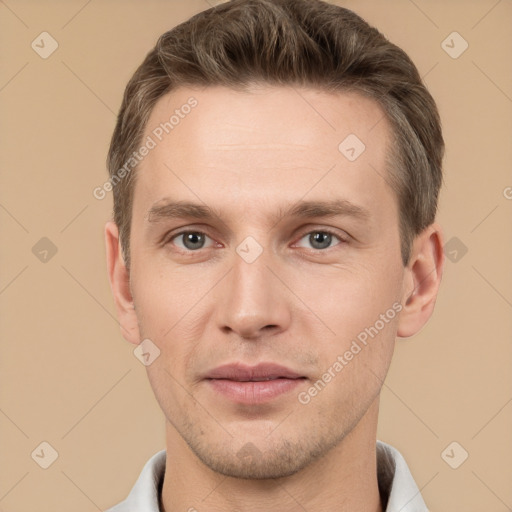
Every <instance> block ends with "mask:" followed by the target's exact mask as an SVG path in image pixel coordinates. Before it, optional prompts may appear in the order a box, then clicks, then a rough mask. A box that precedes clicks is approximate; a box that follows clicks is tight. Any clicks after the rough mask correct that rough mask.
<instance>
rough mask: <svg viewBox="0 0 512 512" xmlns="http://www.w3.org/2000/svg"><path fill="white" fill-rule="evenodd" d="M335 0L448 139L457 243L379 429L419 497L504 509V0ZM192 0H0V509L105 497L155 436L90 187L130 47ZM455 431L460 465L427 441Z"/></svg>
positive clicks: (114, 493) (143, 47)
mask: <svg viewBox="0 0 512 512" xmlns="http://www.w3.org/2000/svg"><path fill="white" fill-rule="evenodd" d="M211 2H212V3H213V2H214V0H211ZM338 3H339V4H340V5H344V6H347V7H349V8H353V9H354V10H355V11H356V12H358V13H359V14H360V15H362V16H363V17H365V18H366V19H367V20H368V21H369V22H370V23H372V24H375V25H376V26H377V27H378V28H379V29H380V30H381V31H383V32H384V33H385V34H386V35H387V36H388V37H389V38H390V39H391V40H392V41H393V42H395V43H397V44H398V45H400V46H401V47H403V48H404V49H405V50H406V51H407V52H408V53H409V55H410V56H411V57H412V59H413V60H414V61H415V62H416V64H417V66H418V68H419V70H420V72H421V74H422V75H425V80H426V83H427V85H428V87H429V88H430V90H431V92H432V93H433V95H434V97H435V99H436V100H437V101H438V104H439V107H440V111H441V115H442V119H443V125H444V133H445V138H446V142H447V156H446V160H445V172H446V177H445V187H444V189H443V192H442V195H441V202H440V210H439V220H440V222H441V223H442V224H443V226H444V229H445V239H446V241H448V240H450V239H451V238H453V237H457V239H458V242H457V240H456V241H455V242H454V241H452V244H453V243H459V245H460V244H464V245H465V246H466V247H467V253H466V254H465V255H463V256H462V257H461V254H462V253H461V252H460V249H459V252H458V260H457V261H455V262H452V261H450V260H447V264H446V270H445V275H444V280H443V285H442V290H441V293H440V295H439V298H438V302H437V309H436V312H435V314H434V317H433V318H432V319H431V321H430V322H429V324H428V325H427V326H426V327H425V328H424V329H423V331H422V332H421V333H420V334H419V335H418V336H416V337H415V338H412V339H409V340H401V341H398V343H397V348H396V353H395V354H396V355H395V358H394V360H393V363H392V366H391V370H390V373H389V375H388V378H387V380H386V384H385V386H384V389H383V393H382V403H381V417H380V423H379V438H380V439H382V440H384V441H387V442H389V443H391V444H393V445H394V446H396V447H397V448H398V449H399V450H400V451H401V452H402V453H403V454H404V456H405V458H406V460H407V461H408V463H409V466H410V468H411V471H412V473H413V475H414V477H415V479H416V481H417V483H418V485H419V487H420V488H421V489H422V494H423V496H424V498H425V500H426V502H427V504H428V505H429V507H430V508H431V510H432V511H433V512H441V511H461V510H464V511H465V512H476V511H482V510H485V511H486V512H502V511H506V510H511V509H512V485H511V483H512V462H511V461H512V438H511V432H512V430H511V427H512V385H511V384H512V372H511V362H512V343H511V334H512V315H511V307H512V287H511V281H512V279H511V272H510V264H511V261H512V258H511V256H512V254H511V252H512V243H511V236H510V234H511V230H510V225H511V223H510V214H511V209H512V200H510V199H507V197H506V196H507V195H508V197H509V198H510V197H511V196H512V193H511V192H512V189H510V188H508V189H507V187H512V176H511V175H510V172H509V171H510V169H511V163H512V145H511V144H510V136H511V125H512V115H511V114H512V64H511V63H512V59H511V56H512V55H511V53H512V52H511V48H512V31H511V30H510V27H511V26H512V1H511V0H501V1H497V0H480V1H447V2H442V1H432V0H429V1H427V0H414V2H413V1H412V0H395V1H389V0H388V1H386V2H377V1H376V0H374V1H370V0H359V1H341V0H340V1H339V2H338ZM207 7H208V3H207V2H206V0H190V1H163V0H160V1H158V0H152V1H144V2H142V1H120V0H118V1H101V2H100V1H99V0H92V1H89V2H87V1H85V0H80V1H68V2H64V1H60V2H59V1H45V2H36V1H27V0H5V1H2V0H0V38H1V43H2V45H1V49H2V50H1V53H2V66H1V74H0V105H1V111H2V117H1V125H0V136H1V139H0V144H1V147H0V162H1V165H2V167H1V168H2V173H1V186H0V222H1V236H2V239H3V242H2V244H1V256H0V258H1V260H0V264H1V266H0V307H1V313H2V314H1V323H0V334H1V342H2V347H1V357H0V368H1V383H0V384H1V387H0V442H1V456H0V460H1V472H0V511H3V512H7V511H8V512H33V511H40V512H50V511H51V512H60V511H62V512H64V511H68V510H73V511H75V512H86V511H92V510H104V509H106V508H108V507H109V506H111V505H113V504H114V503H117V502H118V501H120V500H121V499H123V498H124V497H125V496H126V495H127V494H128V492H129V490H130V489H131V487H132V485H133V483H134V481H135V479H136V478H137V476H138V475H139V472H140V470H141V468H142V466H143V464H144V463H145V462H146V460H147V459H148V458H149V457H150V456H151V455H152V454H153V453H155V452H156V451H158V450H160V449H162V448H164V447H165V446H164V419H163V415H162V413H161V412H160V409H159V407H158V405H157V403H156V400H155V399H154V397H153V394H152V391H151V389H150V387H149V384H148V382H147V378H146V373H145V369H144V367H143V365H142V364H141V363H140V362H139V361H138V360H137V359H136V358H135V357H134V355H133V348H134V347H133V346H132V345H130V344H129V343H128V342H126V341H125V340H124V339H123V338H122V337H121V335H120V332H119V327H118V324H117V322H116V318H115V310H114V305H113V301H112V298H111V294H110V288H109V285H108V281H107V275H106V266H105V257H104V252H105V250H104V242H103V225H104V223H105V221H106V220H107V219H108V217H109V214H110V209H111V196H110V195H109V196H108V197H107V198H106V199H105V200H103V201H98V200H96V199H95V198H94V197H93V195H92V191H93V189H94V188H95V187H97V186H101V185H102V184H103V183H104V181H105V180H106V177H107V175H106V169H105V156H106V152H107V147H108V143H109V140H110V136H111V133H112V130H113V127H114V121H115V114H116V113H117V110H118V108H119V106H120V101H121V97H122V93H123V90H124V86H125V84H126V82H127V80H128V79H129V77H130V76H131V74H132V73H133V71H134V69H135V67H136V66H137V65H138V64H139V63H140V62H141V60H142V59H143V57H144V56H145V54H146V53H147V52H148V51H149V49H150V48H151V47H152V46H153V44H154V43H155V41H156V38H157V37H158V36H159V35H160V34H161V33H163V32H164V31H166V30H168V29H169V28H171V27H172V26H174V25H175V24H177V23H178V22H180V21H183V20H184V19H186V18H188V17H189V16H190V15H192V14H194V13H196V12H199V11H200V10H203V9H205V8H207ZM43 31H47V32H49V33H50V34H51V35H52V37H53V38H55V40H56V41H57V42H58V45H59V47H58V49H57V51H55V53H53V54H52V55H51V56H50V57H48V58H47V59H42V58H41V57H40V56H39V55H38V54H37V53H36V52H35V51H34V50H33V49H32V48H31V43H32V41H33V40H34V39H35V38H36V37H37V36H38V35H39V34H40V33H41V32H43ZM453 31H457V32H459V33H460V34H461V35H462V37H463V38H464V39H465V40H466V41H467V42H468V43H469V47H468V49H467V50H466V51H465V52H464V53H463V54H462V55H461V56H460V57H459V58H457V59H453V58H451V57H450V56H449V55H448V54H447V53H446V52H445V51H444V50H443V48H442V46H441V43H442V41H443V40H444V39H445V38H446V37H447V36H448V35H449V34H450V33H452V32H453ZM457 44H459V43H457ZM456 48H457V47H456ZM459 48H460V47H459ZM42 237H47V238H48V239H50V240H51V241H52V242H53V244H54V245H55V246H56V247H57V253H56V254H55V255H54V256H52V257H50V256H51V253H49V254H48V256H47V258H48V261H46V262H42V261H40V259H39V258H38V257H36V255H35V254H34V253H33V252H32V248H33V247H34V245H35V244H36V243H38V241H39V240H40V239H41V238H42ZM450 250H451V251H453V247H452V248H451V249H450ZM452 257H453V254H452ZM43 441H46V442H48V443H50V445H51V446H53V447H54V449H55V450H57V452H58V455H59V456H58V458H57V460H56V461H55V462H54V463H53V465H51V466H50V467H49V468H48V469H46V470H45V469H42V468H41V467H39V465H38V464H36V462H35V460H33V458H32V457H31V453H32V452H33V451H34V450H35V449H36V448H37V447H38V446H39V444H40V443H41V442H43ZM452 441H456V442H458V443H459V444H460V445H461V446H462V447H463V448H464V449H465V450H466V451H467V452H468V453H469V457H468V459H467V460H466V461H465V462H464V463H463V464H462V465H461V466H460V467H459V468H458V469H452V468H451V467H450V466H449V465H448V464H447V463H446V462H445V461H444V460H443V458H442V457H441V453H442V452H443V450H444V449H445V448H446V447H447V446H448V445H449V444H450V443H452ZM460 450H461V449H460V448H456V449H455V451H454V452H452V453H451V454H452V460H458V458H459V457H460V456H461V453H462V452H461V451H460ZM204 510H207V506H206V505H205V507H204ZM311 512H312V511H311Z"/></svg>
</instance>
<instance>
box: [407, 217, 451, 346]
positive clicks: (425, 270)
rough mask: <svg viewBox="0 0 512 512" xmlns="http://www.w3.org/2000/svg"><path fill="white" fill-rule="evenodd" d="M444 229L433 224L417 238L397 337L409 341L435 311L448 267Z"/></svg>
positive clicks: (409, 268) (408, 266)
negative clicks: (445, 264)
mask: <svg viewBox="0 0 512 512" xmlns="http://www.w3.org/2000/svg"><path fill="white" fill-rule="evenodd" d="M444 261H445V259H444V252H443V236H442V231H441V227H440V226H439V224H437V223H433V224H431V225H430V226H428V227H427V228H425V229H424V230H423V231H422V232H421V233H420V234H419V235H417V236H416V238H415V239H414V242H413V246H412V251H411V259H410V261H409V264H408V265H407V267H406V268H405V276H404V288H403V294H402V304H403V309H402V311H401V312H400V319H399V322H398V332H397V336H399V337H401V338H408V337H409V336H412V335H413V334H416V333H417V332H419V331H420V330H421V328H422V327H423V326H424V325H425V324H426V323H427V321H428V319H429V318H430V316H431V315H432V312H433V311H434V305H435V302H436V298H437V292H438V290H439V285H440V284H441V277H442V274H443V268H444Z"/></svg>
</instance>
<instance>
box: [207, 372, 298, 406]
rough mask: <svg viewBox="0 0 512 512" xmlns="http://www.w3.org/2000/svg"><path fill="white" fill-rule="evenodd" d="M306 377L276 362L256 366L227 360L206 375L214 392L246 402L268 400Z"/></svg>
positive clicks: (291, 387)
mask: <svg viewBox="0 0 512 512" xmlns="http://www.w3.org/2000/svg"><path fill="white" fill-rule="evenodd" d="M265 379H267V380H265ZM268 379H270V380H268ZM305 379H306V377H305V376H304V375H300V374H298V373H297V372H295V371H293V370H291V369H289V368H286V367H285V366H281V365H278V364H275V363H260V364H258V365H256V366H247V365H244V364H240V363H235V364H227V365H223V366H219V367H218V368H215V369H214V370H212V371H210V372H209V373H208V374H207V376H206V377H205V381H206V383H207V384H208V385H209V387H210V388H211V389H212V390H213V391H214V392H215V393H218V394H221V395H223V396H224V397H225V398H228V399H229V400H231V401H233V402H235V403H238V404H246V405H256V404H262V403H265V402H269V401H271V400H273V399H275V398H277V397H278V396H280V395H284V394H286V393H289V392H291V391H292V390H293V389H295V388H296V387H297V386H299V385H301V384H302V383H303V382H304V380H305Z"/></svg>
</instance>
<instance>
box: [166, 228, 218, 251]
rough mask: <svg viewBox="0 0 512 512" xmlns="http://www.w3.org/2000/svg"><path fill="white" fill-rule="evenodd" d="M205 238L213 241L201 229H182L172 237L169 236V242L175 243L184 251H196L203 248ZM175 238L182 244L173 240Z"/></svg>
mask: <svg viewBox="0 0 512 512" xmlns="http://www.w3.org/2000/svg"><path fill="white" fill-rule="evenodd" d="M206 239H209V240H211V241H212V242H213V240H212V239H211V238H210V237H209V236H208V235H206V234H205V233H203V232H201V231H182V232H181V233H177V234H176V235H174V236H173V237H172V238H170V239H169V242H173V243H175V245H177V246H178V247H179V248H180V249H183V250H184V251H197V250H199V249H204V248H205V242H206ZM175 240H176V241H181V243H182V245H180V244H179V243H177V242H174V241H175ZM210 245H211V244H210Z"/></svg>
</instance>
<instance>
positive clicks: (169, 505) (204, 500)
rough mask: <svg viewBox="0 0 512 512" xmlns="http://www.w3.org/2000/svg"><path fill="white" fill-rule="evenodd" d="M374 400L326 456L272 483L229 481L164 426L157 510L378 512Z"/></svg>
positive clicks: (229, 479) (262, 481)
mask: <svg viewBox="0 0 512 512" xmlns="http://www.w3.org/2000/svg"><path fill="white" fill-rule="evenodd" d="M378 407H379V399H378V397H377V398H376V399H375V401H374V402H373V403H372V405H371V406H370V408H369V409H368V411H367V412H366V414H365V415H364V416H363V418H362V419H361V420H360V422H359V423H358V424H357V425H356V427H355V428H354V429H352V431H351V432H350V433H349V434H348V435H347V436H345V438H344V439H343V440H342V441H341V442H340V443H339V444H338V445H336V446H335V447H334V448H332V449H331V450H330V451H329V452H328V453H327V454H326V455H325V456H323V457H322V458H320V459H317V460H315V461H313V462H312V463H311V464H310V465H309V466H307V467H305V468H304V469H302V470H301V471H299V472H297V473H295V474H293V475H291V476H287V477H283V478H277V479H264V480H255V479H254V480H253V479H240V478H232V477H228V476H225V475H222V474H219V473H216V472H215V471H212V470H211V469H210V468H209V467H207V466H205V465H204V464H203V463H202V462H201V461H200V460H199V459H198V458H197V456H196V455H195V454H194V453H193V452H192V451H191V450H190V448H189V447H188V445H187V444H186V443H185V442H184V441H183V439H182V438H181V436H180V435H179V434H178V433H177V432H176V430H175V429H174V428H173V427H172V425H170V424H169V423H168V424H167V426H166V438H167V458H166V470H165V476H164V482H163V488H162V511H163V512H174V511H176V510H183V511H190V512H194V511H195V512H202V511H205V510H208V511H209V512H224V511H227V510H237V511H243V512H246V511H249V512H257V511H258V512H259V511H262V512H263V511H265V512H274V511H276V512H277V511H279V512H292V511H297V510H322V511H323V512H363V511H364V512H382V504H381V501H380V496H379V488H378V482H377V461H376V435H377V433H376V429H377V417H378Z"/></svg>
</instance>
